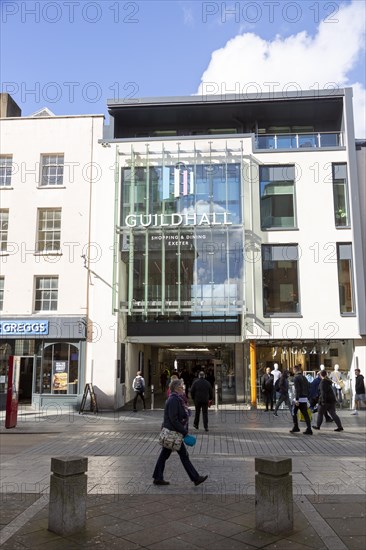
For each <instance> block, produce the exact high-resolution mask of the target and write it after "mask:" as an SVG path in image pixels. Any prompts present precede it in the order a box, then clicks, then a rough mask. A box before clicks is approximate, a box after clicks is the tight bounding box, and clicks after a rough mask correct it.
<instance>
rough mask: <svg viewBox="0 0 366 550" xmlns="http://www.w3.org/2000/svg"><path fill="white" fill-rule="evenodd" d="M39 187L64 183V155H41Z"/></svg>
mask: <svg viewBox="0 0 366 550" xmlns="http://www.w3.org/2000/svg"><path fill="white" fill-rule="evenodd" d="M41 161H42V162H41V167H42V168H41V169H42V173H41V185H42V186H54V185H62V184H63V182H64V155H58V154H54V155H42V157H41Z"/></svg>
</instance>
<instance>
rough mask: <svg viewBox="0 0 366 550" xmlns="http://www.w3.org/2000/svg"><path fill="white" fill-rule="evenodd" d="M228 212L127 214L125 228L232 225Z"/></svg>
mask: <svg viewBox="0 0 366 550" xmlns="http://www.w3.org/2000/svg"><path fill="white" fill-rule="evenodd" d="M229 216H230V212H213V213H210V214H196V213H189V214H129V215H128V216H126V218H125V225H126V226H127V227H170V228H173V227H179V226H181V225H189V226H201V227H202V226H209V227H212V226H217V225H232V222H230V221H229V220H228V217H229Z"/></svg>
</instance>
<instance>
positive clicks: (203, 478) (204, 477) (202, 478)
mask: <svg viewBox="0 0 366 550" xmlns="http://www.w3.org/2000/svg"><path fill="white" fill-rule="evenodd" d="M207 478H208V476H200V477H199V478H198V479H197V481H195V482H194V484H195V485H196V487H197V485H201V483H203V482H204V481H206V479H207Z"/></svg>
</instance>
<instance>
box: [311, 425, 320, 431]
mask: <svg viewBox="0 0 366 550" xmlns="http://www.w3.org/2000/svg"><path fill="white" fill-rule="evenodd" d="M312 428H313V430H320V428H319V426H312Z"/></svg>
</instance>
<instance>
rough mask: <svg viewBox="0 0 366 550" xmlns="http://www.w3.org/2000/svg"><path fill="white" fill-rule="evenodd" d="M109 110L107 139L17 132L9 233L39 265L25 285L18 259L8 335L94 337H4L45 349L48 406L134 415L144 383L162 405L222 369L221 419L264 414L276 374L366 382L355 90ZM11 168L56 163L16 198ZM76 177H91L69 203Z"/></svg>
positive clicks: (39, 368) (8, 270)
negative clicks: (165, 376)
mask: <svg viewBox="0 0 366 550" xmlns="http://www.w3.org/2000/svg"><path fill="white" fill-rule="evenodd" d="M108 109H109V114H110V124H109V126H105V127H104V129H103V128H102V123H103V119H102V117H100V116H95V117H93V116H90V117H47V118H42V119H38V118H33V119H32V118H31V117H30V118H29V119H22V118H20V119H15V118H13V119H5V120H4V121H3V123H4V126H3V128H5V130H4V129H3V132H5V137H6V138H7V142H6V150H5V149H3V150H4V153H3V151H2V156H1V162H2V172H1V174H2V176H1V177H2V178H3V183H2V185H1V199H2V202H1V209H2V210H1V212H2V213H3V214H2V215H4V216H5V217H6V215H8V220H9V222H8V223H9V225H8V226H6V225H4V226H3V227H7V228H8V229H7V231H8V234H7V238H8V240H9V243H10V242H16V243H21V242H23V241H22V239H23V240H24V238H25V237H24V235H26V236H27V239H28V241H29V240H30V241H32V239H33V241H35V250H34V251H33V252H32V254H30V255H29V258H30V261H28V259H27V262H26V263H25V264H24V265H23V269H20V268H21V266H22V263H21V255H17V254H14V253H10V249H9V243H8V244H7V245H4V248H3V256H4V257H3V258H2V259H6V263H5V264H4V263H3V264H2V265H3V266H4V275H2V279H3V289H4V290H3V295H4V301H3V310H2V318H3V319H5V320H6V321H9V322H12V323H13V324H14V320H17V321H20V322H21V323H23V325H24V323H25V322H27V323H30V322H33V321H34V319H37V320H39V321H41V322H43V323H46V322H47V321H48V322H49V325H48V330H50V326H51V328H52V323H53V322H54V320H55V319H61V320H62V319H63V318H64V317H65V318H66V322H67V323H69V322H70V318H71V319H72V320H73V321H74V322H75V323H76V324H77V326H78V327H80V329H78V330H80V333H78V335H77V336H76V337H75V338H71V337H70V334H66V333H64V332H62V330H63V329H61V336H60V334H58V338H56V336H55V335H54V334H53V333H52V332H51V333H49V335H47V338H44V337H42V336H41V335H37V336H34V335H29V337H26V338H24V339H22V338H20V337H19V334H16V335H13V336H12V335H9V334H7V335H4V331H3V334H1V339H2V342H1V345H2V346H4V342H5V344H6V345H8V346H11V344H12V340H15V341H18V340H19V341H24V342H29V341H33V342H34V348H32V350H30V351H29V354H30V355H29V356H28V357H32V353H33V365H32V369H31V370H32V377H31V378H32V382H31V390H30V393H31V396H32V397H31V398H32V400H33V402H39V403H44V402H46V401H47V399H52V400H53V402H55V401H56V402H59V403H69V404H70V403H74V404H77V403H78V402H79V401H80V399H81V395H82V392H83V387H84V384H85V382H92V383H93V384H94V387H95V390H96V393H97V396H98V400H99V402H100V403H101V406H103V407H108V408H118V407H120V406H121V405H123V404H124V403H125V402H126V401H129V400H130V399H131V397H132V388H131V385H132V380H133V377H134V376H135V374H136V371H137V370H142V371H143V373H144V376H145V379H146V381H147V384H148V385H149V386H150V385H151V384H154V385H155V387H158V386H159V385H160V383H159V380H160V374H161V372H162V371H164V370H165V369H169V370H172V368H173V367H174V366H176V367H178V369H179V370H182V369H184V368H185V369H186V370H188V371H195V370H197V369H201V368H205V369H207V370H208V369H211V370H212V372H213V373H214V376H215V381H216V383H217V384H218V388H219V399H220V401H221V402H222V403H226V402H241V403H243V402H246V403H251V404H252V405H254V406H255V405H256V403H257V399H258V384H259V380H260V375H261V373H262V372H263V370H264V369H265V367H267V366H272V365H273V364H274V363H278V364H279V365H280V368H289V367H291V366H293V365H294V364H299V363H300V364H301V365H302V366H303V368H304V370H306V371H310V372H314V371H315V370H317V369H318V368H319V366H320V365H321V364H324V365H325V367H326V368H327V369H329V370H332V369H333V367H334V365H335V364H338V365H339V366H340V370H341V371H342V372H343V373H344V375H345V377H347V376H349V375H350V373H352V372H353V368H354V367H356V366H358V367H359V368H361V370H362V371H363V372H364V373H365V358H366V345H365V335H366V311H365V256H364V254H365V248H364V242H362V227H361V224H362V223H363V220H364V217H365V216H364V214H365V207H364V203H362V197H365V182H364V179H362V162H364V161H362V158H363V157H362V153H364V148H363V149H362V147H361V145H360V144H359V147H358V151H357V157H356V147H355V139H354V131H353V113H352V90H351V89H345V90H338V91H334V90H332V92H331V93H330V92H326V91H324V92H317V94H314V92H306V91H304V92H302V93H301V94H300V93H299V92H297V93H296V94H293V95H292V94H289V93H286V94H279V93H278V94H262V96H261V97H258V95H255V96H254V95H253V96H246V97H238V96H235V95H228V96H207V97H202V96H190V97H176V98H153V99H140V100H139V101H136V102H126V101H123V100H121V101H118V100H114V101H111V102H109V103H108ZM17 124H18V126H17ZM27 124H28V127H29V128H30V130H28V133H27ZM42 124H43V127H42ZM34 129H35V130H36V131H35V132H34ZM20 134H21V135H22V136H23V137H24V141H23V138H22V140H21V141H19V135H20ZM3 144H4V141H3ZM3 148H4V145H3ZM15 153H16V154H15ZM11 155H13V160H12V162H19V161H18V160H16V159H17V158H22V156H24V155H25V157H26V158H24V159H23V158H22V160H24V161H26V162H27V163H28V164H29V163H33V164H34V163H35V162H37V159H39V158H41V160H40V161H38V162H39V165H40V167H39V169H38V172H37V173H38V174H40V176H39V178H40V179H39V181H38V183H37V182H35V183H34V184H33V187H34V189H33V190H32V193H33V194H32V193H31V187H32V184H30V182H29V178H28V177H27V178H26V179H27V181H26V182H22V181H21V180H20V179H19V180H18V174H17V173H13V174H12V176H11V185H10V186H9V183H8V179H7V178H8V176H7V173H8V172H7V168H6V167H7V166H8V165H7V163H9V162H10V161H9V160H7V159H8V158H9V157H10V156H11ZM62 155H63V159H62ZM40 156H41V157H40ZM357 158H358V160H357ZM67 160H71V161H72V162H77V163H80V166H79V168H78V169H79V172H78V174H81V175H83V170H84V171H85V173H86V174H88V176H87V177H86V179H85V178H83V177H81V178H80V179H77V182H76V183H73V184H72V185H71V182H67V184H66V185H63V186H61V187H62V188H59V187H58V184H57V178H58V175H59V174H60V170H61V169H60V166H61V165H62V162H63V165H64V169H66V166H67ZM85 166H88V167H89V168H90V169H91V171H90V170H89V171H88V170H87V169H85ZM46 175H47V177H48V181H52V182H53V183H52V185H51V186H50V185H45V186H44V185H42V181H43V180H42V178H43V177H46ZM52 178H53V179H52ZM45 181H47V179H46V180H45ZM45 187H47V189H46V188H45ZM49 187H52V190H51V189H49ZM35 191H36V192H35ZM3 197H4V198H5V199H6V202H5V203H4V206H3ZM21 198H22V200H23V199H26V201H25V203H24V202H23V203H22V204H25V205H26V206H27V208H24V209H23V210H20V204H21ZM31 205H32V208H30V206H31ZM31 211H32V213H31ZM20 212H23V214H20ZM27 212H28V214H27ZM13 213H14V214H13ZM13 216H14V217H13ZM4 219H5V218H4ZM13 220H14V221H13ZM15 220H17V221H15ZM17 228H18V229H17ZM48 228H50V229H48ZM48 231H49V232H48ZM28 241H27V242H28ZM75 242H77V243H79V244H80V243H81V245H80V246H82V244H83V243H84V242H85V246H86V250H87V252H85V250H84V249H83V250H82V253H81V254H79V249H77V245H75V244H73V248H72V250H73V251H75V254H74V255H73V256H72V260H73V261H71V257H70V256H69V254H70V248H71V245H70V243H75ZM42 243H43V244H42ZM78 246H79V245H78ZM28 247H30V244H28ZM33 248H34V247H33ZM39 248H40V250H39ZM50 248H51V250H50ZM52 249H53V250H52ZM26 250H29V248H26ZM66 251H67V252H68V254H66ZM56 258H57V259H58V260H59V263H58V264H56V263H52V262H53V260H55V261H56ZM50 259H51V261H49V260H50ZM39 261H40V262H42V263H41V265H40V264H39ZM37 262H38V263H37ZM12 273H17V275H16V276H15V278H14V279H13V278H12V277H10V274H12ZM25 278H26V281H27V282H26V283H23V286H22V281H24V279H25ZM19 287H21V288H22V289H23V290H22V291H21V292H20V293H19V294H17V289H18V288H19ZM55 290H56V291H57V301H56V302H55V298H54V296H55ZM52 308H53V309H52ZM14 326H15V329H14V330H16V331H19V330H25V329H24V328H22V329H19V328H18V325H17V324H16V323H15V325H14ZM75 326H76V325H75ZM32 330H33V329H32ZM34 330H36V329H34ZM37 330H40V329H37ZM42 330H46V329H42ZM52 330H53V329H52ZM73 336H75V333H73ZM48 340H49V342H48ZM61 343H64V344H65V345H66V346H69V347H68V348H67V349H68V351H67V353H66V351H65V350H66V348H65V349H64V348H62V350H61V348H60V349H58V347H57V346H59V344H61ZM16 345H18V346H19V345H20V344H16ZM21 345H23V344H21ZM55 345H56V348H55ZM52 346H53V347H52ZM71 346H74V347H75V348H76V349H74V347H71ZM2 349H3V347H2ZM9 349H13V348H7V350H8V351H9ZM41 349H42V352H41V351H40V350H41ZM45 349H47V350H48V351H47V354H48V356H49V357H47V354H46V356H45V355H44V354H45ZM76 350H77V353H78V355H77V358H78V359H77V361H78V363H77V365H78V366H77V367H76V363H75V361H76ZM23 351H24V350H23ZM23 351H22V353H23ZM61 351H62V359H60V358H59V356H58V354H59V353H61ZM16 354H18V355H19V354H20V353H16ZM50 354H51V355H50ZM4 357H5V356H4ZM72 357H73V359H72ZM4 361H5V359H4ZM47 369H48V370H47ZM57 369H58V370H57ZM63 369H64V370H63ZM76 369H77V370H76ZM66 371H67V377H66V376H65V374H64V375H63V380H64V384H66V382H65V380H66V381H67V387H64V389H62V390H59V389H57V388H56V385H57V384H56V383H55V378H57V377H55V375H56V374H58V373H61V374H62V373H65V372H66ZM76 372H77V375H76V374H74V373H76ZM43 373H48V375H49V376H48V378H49V379H50V380H51V381H50V383H49V387H48V388H45V387H44V386H42V382H41V379H42V376H43V377H44V374H43ZM61 378H62V377H61ZM75 379H76V381H77V382H76V383H75ZM47 390H50V391H49V392H48V393H47ZM28 393H29V392H28Z"/></svg>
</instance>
